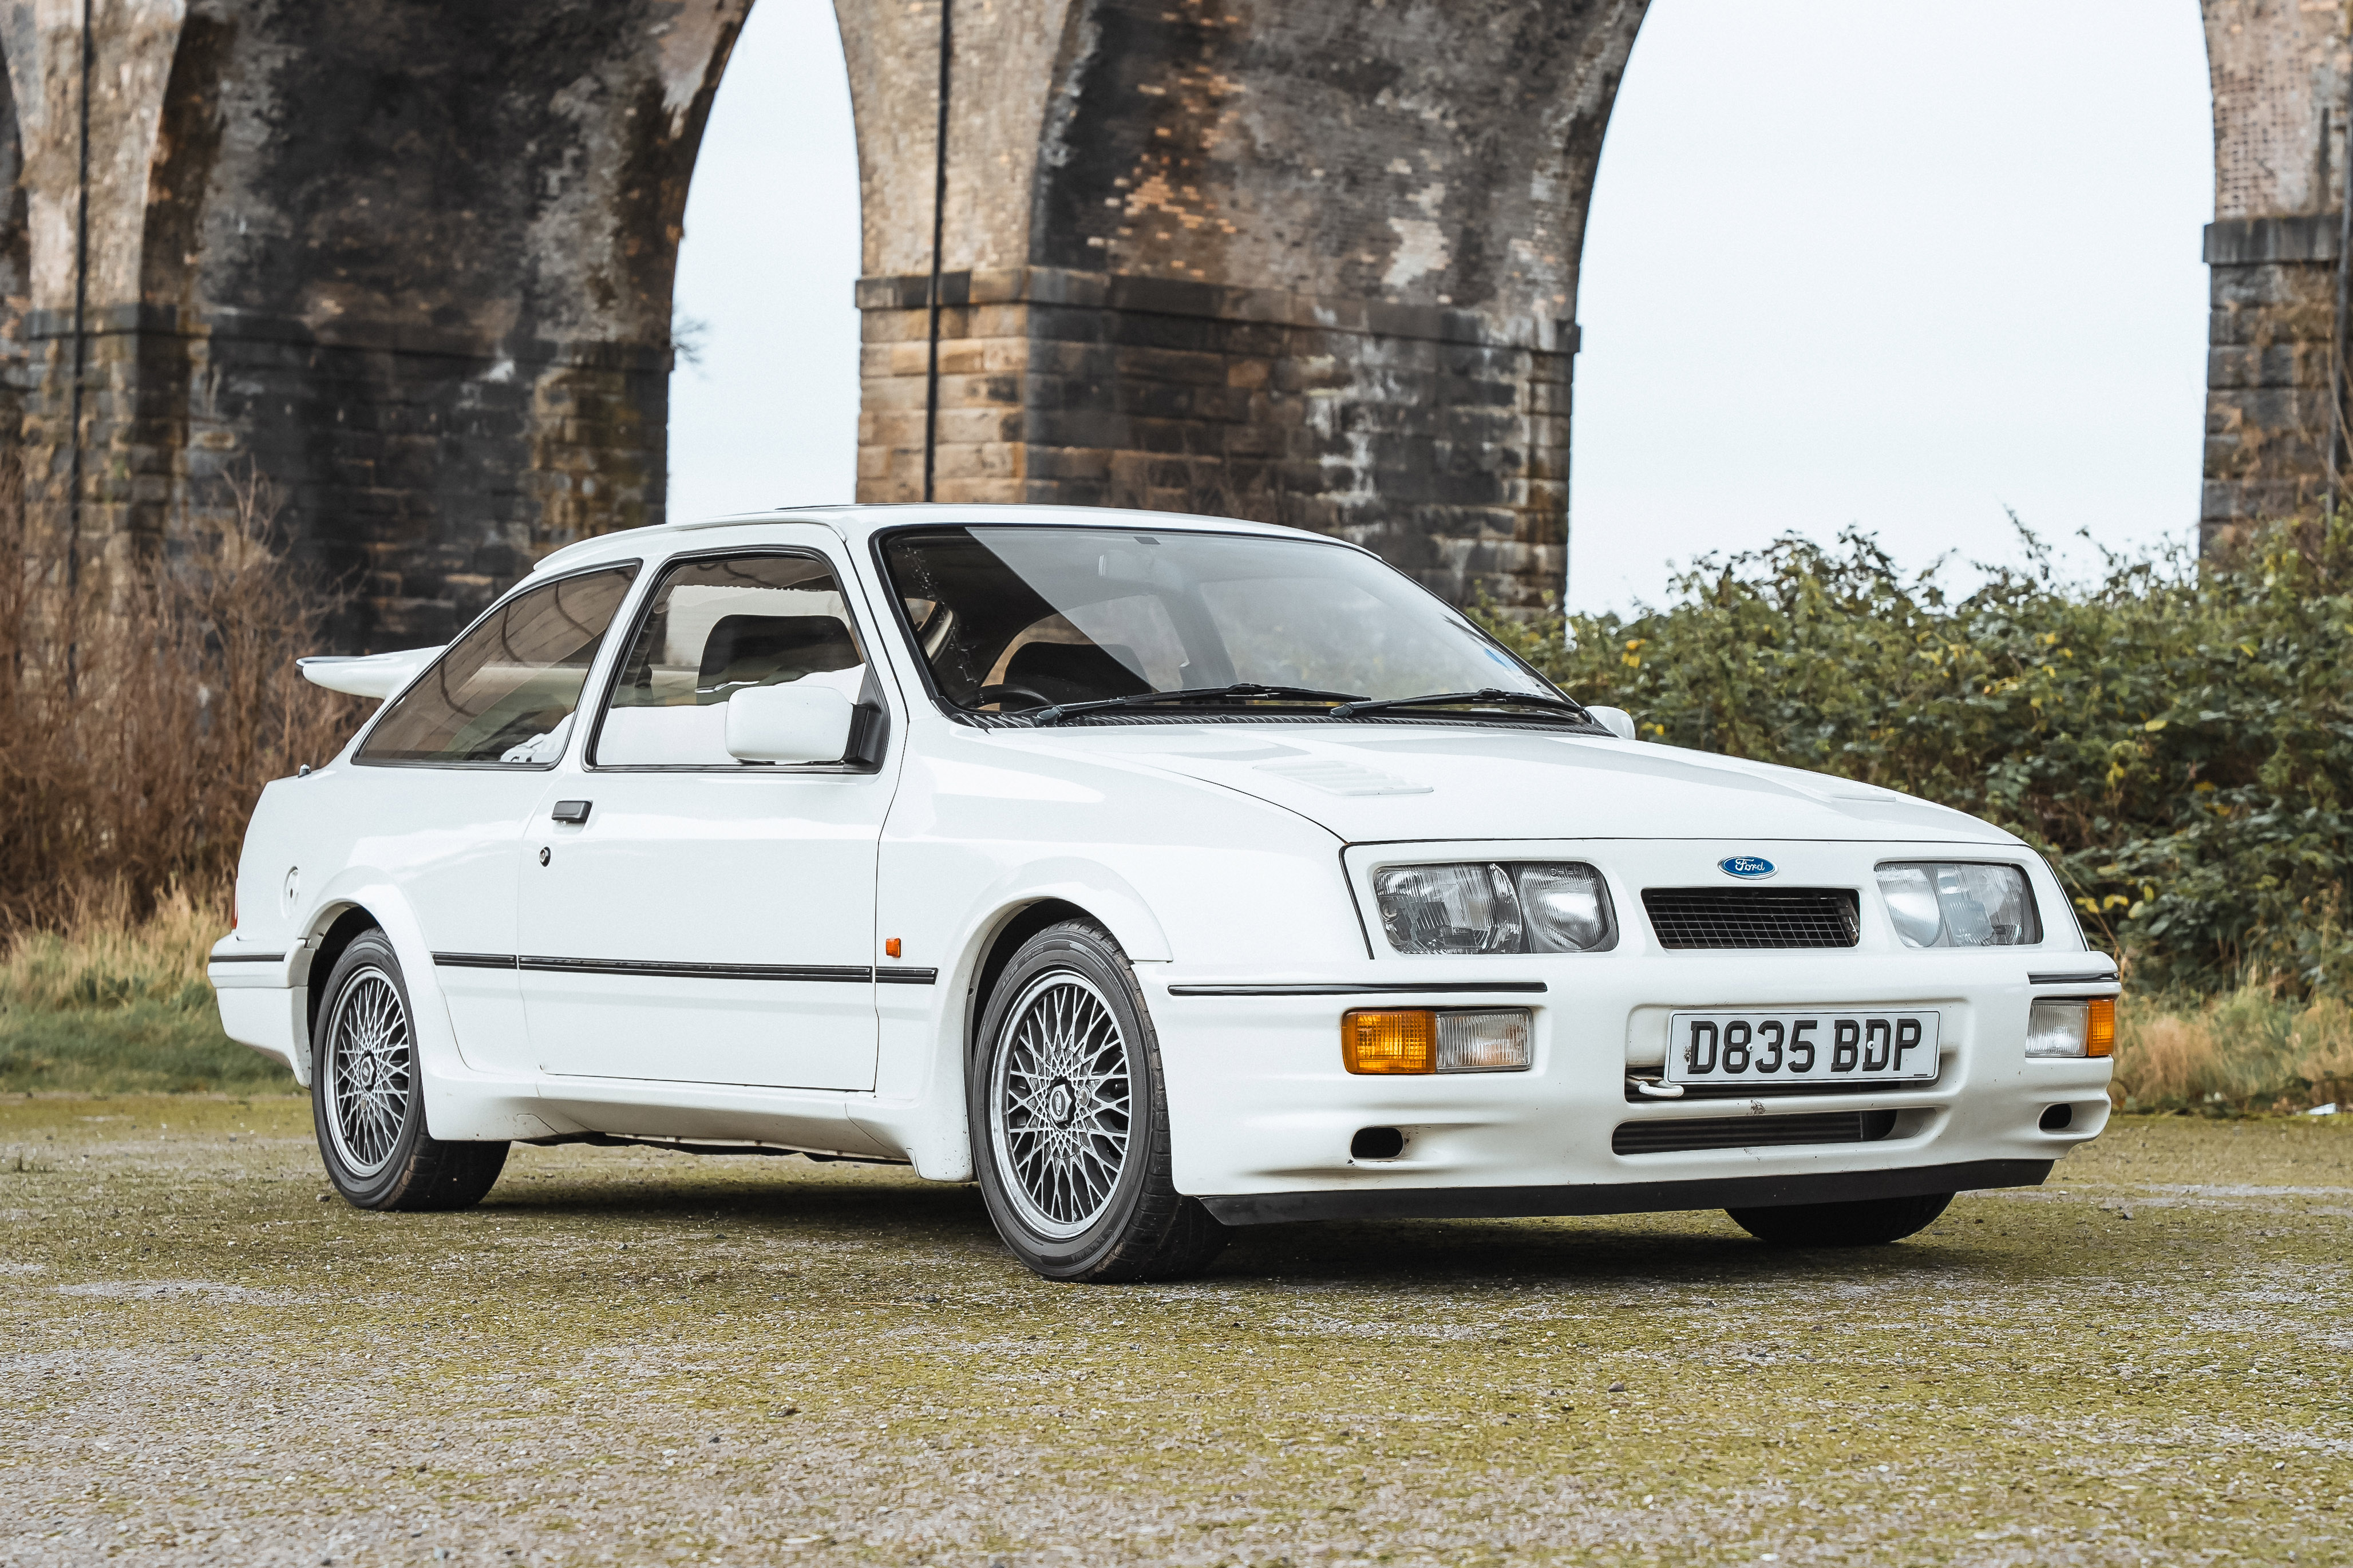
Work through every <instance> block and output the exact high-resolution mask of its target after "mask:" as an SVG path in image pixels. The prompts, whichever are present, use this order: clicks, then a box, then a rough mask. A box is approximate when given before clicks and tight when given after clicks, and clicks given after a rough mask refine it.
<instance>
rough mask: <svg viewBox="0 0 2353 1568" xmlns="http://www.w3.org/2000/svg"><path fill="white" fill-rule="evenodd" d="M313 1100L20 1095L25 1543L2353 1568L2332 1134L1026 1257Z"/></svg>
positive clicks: (295, 1556)
mask: <svg viewBox="0 0 2353 1568" xmlns="http://www.w3.org/2000/svg"><path fill="white" fill-rule="evenodd" d="M325 1190H326V1189H325V1183H324V1180H323V1178H322V1175H321V1173H320V1171H319V1164H318V1156H317V1153H316V1151H315V1149H314V1148H313V1147H312V1146H311V1141H310V1129H309V1120H308V1114H307V1110H306V1109H305V1107H304V1105H303V1103H302V1102H301V1101H300V1100H277V1099H269V1100H261V1099H257V1100H250V1101H243V1100H223V1099H212V1100H206V1099H201V1098H195V1097H186V1098H156V1099H124V1098H114V1099H107V1100H69V1099H34V1100H22V1099H19V1100H9V1101H7V1102H5V1103H0V1221H4V1222H5V1223H0V1277H4V1278H5V1280H6V1282H7V1283H8V1284H9V1285H10V1286H12V1287H13V1288H14V1289H13V1297H14V1300H15V1301H16V1309H15V1311H14V1313H13V1320H14V1321H13V1323H12V1325H11V1326H12V1330H13V1332H12V1333H11V1334H10V1336H9V1339H8V1342H7V1343H6V1345H5V1349H0V1367H4V1368H5V1395H6V1404H5V1415H0V1423H5V1425H0V1499H5V1501H0V1563H9V1564H16V1563H24V1564H35V1563H39V1564H48V1563H90V1562H94V1561H98V1560H100V1559H106V1558H114V1559H121V1560H123V1561H127V1562H156V1563H224V1564H227V1563H235V1564H248V1563H289V1564H291V1563H319V1564H327V1563H337V1564H343V1563H348V1564H375V1563H432V1562H454V1563H477V1564H506V1563H515V1564H522V1563H672V1562H675V1563H694V1562H708V1563H735V1564H754V1563H808V1564H829V1563H940V1564H965V1565H970V1568H991V1565H992V1564H1003V1565H1007V1568H1011V1565H1021V1568H1028V1565H1031V1564H1039V1565H1044V1564H1055V1565H1060V1564H1070V1565H1071V1568H1094V1565H1098V1564H1111V1563H1186V1564H1193V1563H1199V1564H1210V1563H1218V1564H1237V1563H1248V1564H1277V1563H1280V1564H1289V1565H1292V1568H1311V1565H1312V1568H1337V1565H1340V1564H1346V1563H1373V1562H1378V1563H1444V1564H1457V1563H1504V1562H1511V1563H1520V1562H1525V1563H1556V1562H1557V1563H1588V1562H1591V1563H1617V1562H1628V1563H1631V1562H1642V1563H1753V1562H1778V1563H1870V1564H1878V1563H2145V1562H2146V1563H2202V1562H2208V1561H2220V1560H2223V1559H2230V1560H2233V1561H2249V1560H2253V1561H2260V1562H2295V1563H2353V1495H2348V1487H2353V1418H2349V1417H2353V1401H2348V1390H2349V1389H2353V1383H2349V1382H2348V1379H2353V1292H2348V1262H2353V1251H2348V1243H2353V1127H2348V1126H2343V1125H2338V1124H2336V1123H2333V1122H2325V1121H2259V1122H2247V1121H2241V1122H2198V1121H2137V1120H2132V1119H2124V1120H2120V1121H2118V1122H2117V1123H2116V1125H2115V1128H2114V1130H2113V1131H2110V1133H2109V1134H2108V1135H2107V1136H2106V1137H2105V1138H2104V1139H2103V1140H2101V1141H2100V1142H2098V1143H2096V1144H2094V1145H2092V1146H2091V1147H2089V1148H2087V1149H2084V1150H2082V1151H2079V1152H2077V1153H2076V1154H2075V1155H2074V1156H2073V1157H2072V1158H2071V1159H2069V1160H2068V1161H2067V1162H2065V1163H2063V1164H2062V1165H2061V1167H2060V1168H2059V1171H2058V1173H2056V1174H2055V1176H2054V1180H2053V1183H2052V1186H2050V1187H2048V1188H2044V1189H2042V1190H2039V1191H2031V1192H2022V1193H2013V1194H1982V1195H1977V1196H1970V1197H1965V1198H1963V1199H1962V1200H1961V1201H1959V1202H1958V1203H1957V1204H1956V1205H1954V1207H1953V1209H1952V1211H1951V1212H1950V1213H1949V1214H1948V1215H1947V1216H1946V1217H1945V1219H1944V1220H1943V1221H1941V1222H1940V1223H1939V1224H1938V1225H1937V1226H1936V1227H1935V1228H1934V1229H1933V1230H1931V1231H1929V1232H1928V1233H1926V1235H1925V1236H1923V1237H1919V1238H1917V1239H1915V1240H1914V1241H1911V1242H1907V1243H1905V1244H1903V1245H1900V1246H1897V1247H1885V1248H1880V1249H1878V1250H1875V1251H1871V1252H1867V1253H1858V1254H1845V1255H1834V1254H1809V1255H1799V1256H1791V1255H1788V1254H1776V1253H1772V1252H1768V1251H1767V1250H1766V1249H1765V1248H1764V1247H1759V1246H1757V1244H1755V1243H1753V1242H1751V1241H1749V1240H1747V1239H1746V1237H1745V1236H1743V1235H1742V1234H1741V1233H1740V1232H1738V1231H1737V1230H1736V1228H1735V1227H1734V1226H1732V1224H1731V1223H1730V1222H1729V1221H1728V1220H1725V1218H1724V1217H1723V1216H1722V1215H1662V1216H1657V1217H1640V1218H1625V1219H1598V1220H1542V1221H1510V1222H1483V1223H1470V1222H1463V1223H1440V1222H1418V1223H1409V1224H1398V1225H1390V1226H1370V1225H1361V1226H1360V1225H1335V1226H1298V1227H1272V1228H1268V1229H1261V1230H1255V1231H1245V1232H1242V1233H1241V1234H1240V1237H1239V1239H1238V1240H1237V1242H1236V1244H1235V1245H1234V1247H1232V1248H1231V1249H1230V1250H1229V1251H1228V1253H1227V1254H1226V1256H1225V1257H1224V1258H1222V1259H1221V1260H1220V1261H1219V1264H1218V1265H1217V1267H1216V1268H1215V1269H1214V1271H1213V1272H1212V1274H1211V1275H1210V1276H1209V1277H1208V1278H1207V1279H1203V1280H1200V1281H1198V1282H1194V1283H1190V1284H1185V1285H1177V1286H1153V1287H1138V1288H1126V1289H1100V1288H1097V1289H1090V1288H1086V1287H1077V1286H1066V1285H1053V1284H1048V1283H1046V1282H1043V1281H1041V1280H1039V1279H1033V1278H1031V1277H1030V1276H1029V1275H1028V1274H1027V1273H1025V1272H1023V1271H1022V1270H1021V1269H1020V1268H1018V1267H1016V1266H1015V1265H1014V1264H1013V1263H1012V1261H1011V1260H1010V1259H1009V1258H1008V1257H1007V1256H1006V1255H1005V1254H1004V1253H1003V1252H1001V1251H1000V1250H999V1249H998V1247H997V1245H996V1242H995V1239H994V1237H993V1236H992V1234H991V1233H990V1230H989V1228H988V1224H987V1218H986V1217H985V1216H984V1215H983V1214H982V1212H981V1207H980V1203H979V1200H978V1198H977V1196H976V1194H975V1193H974V1192H973V1190H972V1189H970V1188H965V1187H938V1186H931V1185H927V1184H922V1183H919V1182H917V1181H915V1180H914V1179H913V1177H912V1176H909V1175H907V1174H905V1173H902V1172H899V1171H895V1170H892V1169H887V1168H880V1167H866V1166H850V1165H813V1164H809V1163H805V1162H802V1161H799V1160H720V1159H701V1160H698V1159H695V1158H693V1157H691V1156H684V1155H674V1154H669V1153H662V1152H650V1151H626V1150H582V1149H566V1150H528V1151H522V1152H519V1153H518V1154H517V1156H516V1157H515V1159H514V1160H513V1161H512V1163H510V1164H509V1165H508V1167H507V1174H506V1175H505V1177H504V1178H503V1179H502V1180H501V1182H500V1184H499V1186H498V1188H497V1190H496V1191H494V1192H493V1193H492V1194H491V1198H490V1200H489V1202H488V1203H486V1204H485V1205H483V1206H482V1207H480V1208H479V1209H477V1210H474V1211H472V1212H470V1213H467V1214H462V1215H370V1214H363V1213H360V1212H357V1211H354V1210H353V1209H350V1208H347V1207H345V1206H344V1205H343V1204H342V1203H341V1202H332V1203H330V1202H322V1201H320V1195H321V1194H323V1193H324V1192H325Z"/></svg>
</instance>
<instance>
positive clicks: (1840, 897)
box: [1642, 888, 1859, 947]
mask: <svg viewBox="0 0 2353 1568" xmlns="http://www.w3.org/2000/svg"><path fill="white" fill-rule="evenodd" d="M1642 908H1643V909H1644V910H1648V911H1649V912H1650V916H1651V930H1652V931H1656V932H1658V935H1659V945H1660V946H1662V947H1852V946H1853V945H1854V943H1855V938H1856V935H1857V932H1858V930H1859V927H1858V924H1857V919H1856V908H1857V906H1856V903H1855V895H1854V889H1852V888H1645V889H1642Z"/></svg>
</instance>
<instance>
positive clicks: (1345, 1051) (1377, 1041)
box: [1340, 1012, 1438, 1073]
mask: <svg viewBox="0 0 2353 1568" xmlns="http://www.w3.org/2000/svg"><path fill="white" fill-rule="evenodd" d="M1340 1059H1341V1060H1342V1061H1343V1062H1344V1063H1345V1064H1346V1066H1347V1068H1348V1070H1349V1071H1350V1072H1359V1073H1420V1072H1435V1071H1437V1070H1438V1015H1437V1014H1435V1013H1375V1012H1356V1013H1350V1014H1348V1015H1347V1016H1345V1017H1344V1018H1342V1019H1341V1020H1340Z"/></svg>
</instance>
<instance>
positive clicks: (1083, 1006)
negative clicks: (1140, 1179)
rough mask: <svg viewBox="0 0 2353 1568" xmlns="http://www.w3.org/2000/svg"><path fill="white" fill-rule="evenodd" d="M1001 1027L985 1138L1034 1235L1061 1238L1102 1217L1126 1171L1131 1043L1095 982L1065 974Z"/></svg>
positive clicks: (1040, 987)
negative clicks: (993, 1147) (1129, 1054)
mask: <svg viewBox="0 0 2353 1568" xmlns="http://www.w3.org/2000/svg"><path fill="white" fill-rule="evenodd" d="M1004 1029H1005V1032H1004V1037H1003V1038H1004V1041H1005V1044H1004V1047H1003V1048H1002V1049H1001V1050H999V1051H998V1052H997V1060H996V1066H995V1069H994V1071H993V1072H992V1074H991V1076H990V1082H989V1086H988V1110H989V1116H988V1123H989V1127H988V1131H989V1138H990V1142H992V1144H993V1145H994V1146H995V1151H996V1154H997V1168H998V1170H1000V1171H1001V1172H1003V1173H1004V1174H1005V1176H1006V1178H1007V1180H1006V1184H1005V1187H1006V1196H1007V1198H1008V1200H1009V1201H1010V1202H1011V1204H1012V1205H1013V1207H1014V1209H1015V1210H1016V1212H1018V1214H1019V1215H1020V1216H1021V1219H1022V1222H1023V1223H1024V1224H1025V1225H1027V1226H1029V1227H1030V1228H1031V1229H1033V1230H1035V1231H1036V1232H1037V1233H1038V1234H1039V1236H1042V1237H1051V1238H1053V1239H1055V1240H1067V1239H1068V1238H1070V1237H1075V1236H1078V1235H1080V1234H1081V1233H1082V1232H1083V1231H1085V1230H1086V1229H1087V1228H1088V1227H1089V1226H1092V1225H1093V1224H1094V1223H1095V1222H1096V1221H1097V1220H1099V1219H1101V1218H1102V1217H1103V1213H1104V1211H1105V1210H1106V1209H1107V1208H1108V1207H1110V1205H1111V1202H1112V1198H1113V1194H1114V1193H1115V1192H1116V1191H1117V1190H1118V1187H1119V1179H1120V1174H1121V1173H1122V1172H1123V1171H1124V1169H1125V1167H1126V1164H1127V1158H1128V1151H1129V1144H1130V1140H1131V1132H1132V1131H1133V1126H1134V1098H1135V1096H1134V1078H1133V1067H1132V1064H1131V1062H1130V1060H1129V1057H1128V1046H1127V1039H1126V1037H1125V1035H1124V1033H1123V1031H1122V1030H1121V1028H1120V1026H1119V1020H1118V1018H1117V1017H1116V1016H1114V1015H1113V1011H1112V1008H1111V1005H1110V1004H1109V1002H1107V1001H1106V1000H1105V999H1104V997H1103V993H1102V992H1101V991H1099V990H1097V989H1096V988H1095V985H1094V983H1093V982H1092V981H1090V980H1088V979H1087V978H1086V977H1085V976H1083V975H1081V974H1077V973H1072V972H1071V971H1069V970H1056V971H1053V972H1051V973H1046V974H1043V975H1040V976H1039V977H1038V978H1037V979H1036V980H1034V981H1032V982H1031V983H1030V984H1029V988H1028V989H1027V990H1025V991H1024V992H1022V994H1020V996H1019V997H1018V999H1017V1000H1016V1001H1015V1002H1014V1004H1013V1005H1012V1007H1011V1008H1010V1009H1008V1021H1007V1023H1006V1025H1005V1026H1004Z"/></svg>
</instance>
